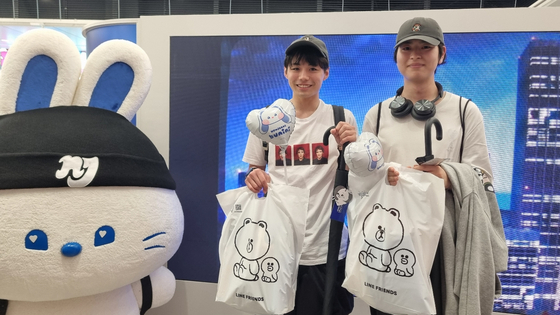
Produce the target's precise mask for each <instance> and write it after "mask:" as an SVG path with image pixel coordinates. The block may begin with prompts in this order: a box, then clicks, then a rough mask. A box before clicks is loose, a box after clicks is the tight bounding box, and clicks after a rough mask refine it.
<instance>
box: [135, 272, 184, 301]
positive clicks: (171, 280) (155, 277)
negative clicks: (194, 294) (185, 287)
mask: <svg viewBox="0 0 560 315" xmlns="http://www.w3.org/2000/svg"><path fill="white" fill-rule="evenodd" d="M150 280H151V282H152V307H158V306H162V305H163V304H165V303H167V302H169V300H171V298H172V297H173V295H174V294H175V276H174V275H173V273H172V272H171V271H170V270H169V269H167V268H165V267H163V266H162V267H159V268H158V269H156V270H155V271H154V272H152V273H151V274H150ZM132 290H133V291H134V296H135V297H136V301H138V308H141V307H142V284H141V283H140V281H136V282H134V283H133V284H132Z"/></svg>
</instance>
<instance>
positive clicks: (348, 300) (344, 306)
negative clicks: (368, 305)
mask: <svg viewBox="0 0 560 315" xmlns="http://www.w3.org/2000/svg"><path fill="white" fill-rule="evenodd" d="M345 265H346V259H343V260H339V261H338V270H337V275H336V290H335V294H334V299H335V300H334V301H333V310H332V312H331V315H348V314H350V313H351V312H352V309H353V308H354V296H353V295H352V294H350V292H348V291H347V290H346V289H344V288H343V287H342V282H343V281H344V267H345ZM325 276H326V264H323V265H317V266H299V268H298V277H297V290H296V306H295V308H294V310H293V311H291V312H289V313H287V314H286V315H321V314H323V301H324V300H325V298H324V296H325V293H324V291H325Z"/></svg>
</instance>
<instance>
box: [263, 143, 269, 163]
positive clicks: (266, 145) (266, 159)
mask: <svg viewBox="0 0 560 315" xmlns="http://www.w3.org/2000/svg"><path fill="white" fill-rule="evenodd" d="M262 143H263V151H264V161H265V162H266V164H268V142H266V141H264V140H263V142H262Z"/></svg>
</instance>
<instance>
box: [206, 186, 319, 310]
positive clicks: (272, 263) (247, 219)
mask: <svg viewBox="0 0 560 315" xmlns="http://www.w3.org/2000/svg"><path fill="white" fill-rule="evenodd" d="M217 198H218V201H219V203H220V206H221V207H222V209H223V210H224V212H225V213H226V214H227V219H226V221H225V222H224V225H223V228H222V235H221V237H220V244H219V256H220V264H221V265H220V274H219V278H218V292H217V294H216V301H219V302H224V303H226V304H228V305H230V306H232V307H234V308H236V309H238V310H241V311H244V312H248V313H253V314H284V313H287V312H289V311H291V310H293V308H294V303H295V291H296V286H297V272H298V265H299V260H300V256H301V251H302V248H303V239H304V235H305V220H306V215H307V207H308V203H309V190H306V189H302V188H296V187H292V186H287V185H275V184H269V186H268V193H267V196H266V197H264V198H259V197H258V196H257V194H256V193H253V192H251V191H250V190H249V189H248V188H247V187H242V188H237V189H233V190H229V191H226V192H223V193H221V194H218V195H217Z"/></svg>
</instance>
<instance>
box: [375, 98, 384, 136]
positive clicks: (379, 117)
mask: <svg viewBox="0 0 560 315" xmlns="http://www.w3.org/2000/svg"><path fill="white" fill-rule="evenodd" d="M381 104H383V102H379V104H377V126H376V127H375V135H376V136H378V137H379V122H380V121H381Z"/></svg>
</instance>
